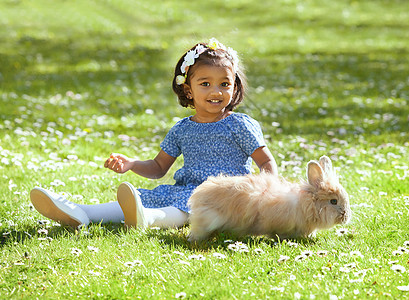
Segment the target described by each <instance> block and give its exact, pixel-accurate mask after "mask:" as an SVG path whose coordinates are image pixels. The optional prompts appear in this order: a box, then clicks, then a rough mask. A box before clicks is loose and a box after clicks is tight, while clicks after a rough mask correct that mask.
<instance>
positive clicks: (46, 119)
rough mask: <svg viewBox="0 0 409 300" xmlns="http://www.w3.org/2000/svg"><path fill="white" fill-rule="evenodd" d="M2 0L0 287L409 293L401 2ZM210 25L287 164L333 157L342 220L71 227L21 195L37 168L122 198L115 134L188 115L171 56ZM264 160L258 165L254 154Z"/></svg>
mask: <svg viewBox="0 0 409 300" xmlns="http://www.w3.org/2000/svg"><path fill="white" fill-rule="evenodd" d="M264 2H266V3H262V2H259V1H251V0H236V1H230V0H228V1H215V0H211V1H200V2H199V1H187V0H180V1H158V0H152V1H140V0H136V1H130V0H118V1H109V0H99V1H97V0H94V1H92V0H82V1H80V0H73V1H61V0H58V1H57V0H54V1H53V0H37V1H28V0H4V1H1V2H0V141H1V142H0V180H1V181H0V182H1V184H0V204H1V205H0V233H1V235H0V251H1V256H0V268H1V271H0V297H1V298H2V299H14V298H16V299H17V298H24V299H25V298H28V299H30V298H44V299H60V298H96V299H113V298H116V299H126V298H129V299H135V298H142V299H147V298H152V299H169V298H192V299H195V298H203V299H250V298H251V299H254V298H255V299H266V298H272V299H277V298H285V299H354V298H356V299H366V298H374V299H379V298H380V299H384V298H385V299H387V298H391V299H397V298H400V299H402V298H409V167H408V165H409V150H408V148H409V138H408V137H409V125H408V124H409V30H408V28H409V3H408V2H407V1H403V0H401V1H399V0H390V1H387V0H362V1H346V0H339V1H323V0H322V1H319V0H309V1H295V0H279V1H264ZM211 37H216V38H217V39H219V40H220V41H221V42H223V43H224V44H226V45H228V46H231V47H233V48H234V49H235V50H237V51H238V53H239V54H240V56H241V59H242V61H243V64H244V65H245V67H246V74H247V77H248V81H249V86H250V89H249V93H248V96H247V98H246V99H245V101H244V102H243V104H242V105H241V106H240V107H239V108H238V110H237V111H239V112H244V113H247V114H249V115H251V116H252V117H253V118H255V119H257V120H258V121H259V122H260V124H261V125H262V128H263V132H264V134H265V139H266V142H267V144H268V146H269V148H270V150H271V152H272V153H273V155H274V156H275V158H276V160H277V163H278V166H279V172H280V174H281V175H283V176H285V177H286V178H289V179H291V180H299V179H300V178H304V177H305V167H306V165H307V163H308V161H309V160H313V159H318V158H319V157H320V156H321V155H328V156H330V157H331V158H332V160H333V164H334V166H335V167H336V169H337V170H338V172H339V175H340V180H341V183H342V184H343V185H344V187H345V188H346V189H347V191H348V192H349V195H350V201H351V208H352V212H353V216H352V220H351V222H350V223H349V224H348V225H345V226H338V227H335V228H333V229H329V230H326V231H321V232H319V233H318V234H317V236H316V237H315V238H312V239H303V240H284V241H281V240H278V241H277V240H272V239H270V238H268V237H236V236H234V235H231V234H228V233H220V234H218V235H216V236H215V237H214V238H212V239H210V240H209V241H206V242H204V243H201V244H190V243H189V242H188V241H187V235H188V233H189V226H186V227H184V228H180V229H168V230H159V229H156V228H150V229H148V230H146V231H142V230H131V231H126V230H124V229H123V227H122V225H121V224H108V225H100V224H95V225H92V226H89V227H88V228H82V229H81V230H77V231H74V230H71V229H69V228H65V227H62V226H59V225H58V224H56V223H54V222H50V221H47V220H45V219H44V217H42V216H41V215H40V214H39V213H37V212H36V211H35V210H34V209H33V207H32V205H31V203H30V200H29V192H30V190H31V189H32V188H33V187H34V186H43V187H45V188H49V189H52V190H54V191H56V192H58V193H65V194H66V195H67V197H68V198H69V199H71V200H73V201H75V202H78V203H85V204H93V203H104V202H109V201H115V195H116V189H117V187H118V185H119V184H120V183H121V182H123V181H129V182H132V183H133V184H134V185H135V186H137V187H143V188H154V187H155V186H157V185H158V184H161V183H166V184H172V183H173V173H174V172H175V171H176V170H177V169H178V168H179V167H180V166H181V165H182V164H183V161H182V159H181V158H179V159H178V160H177V162H176V165H175V166H174V167H172V169H171V171H170V172H169V173H168V174H167V175H166V176H165V177H164V178H162V179H160V180H148V179H145V178H142V177H139V176H137V175H135V174H130V173H129V174H123V175H118V174H115V173H114V172H112V171H108V170H107V169H105V168H103V162H104V160H105V159H106V158H107V157H108V156H109V154H110V153H111V152H118V153H123V154H125V155H127V156H130V157H139V158H140V159H149V158H152V157H153V156H154V155H155V154H156V153H157V152H158V151H159V143H160V142H161V140H162V139H163V137H164V135H165V134H166V133H167V131H168V130H169V129H170V128H171V127H172V125H173V124H174V123H175V122H176V121H177V120H178V119H180V118H183V117H185V116H189V115H191V114H192V113H193V111H191V110H189V109H185V108H182V107H180V106H179V105H178V103H177V99H176V97H175V95H174V94H173V92H172V90H171V80H172V73H173V68H174V65H175V64H176V62H177V60H178V59H179V57H180V56H181V55H182V54H183V52H184V51H185V50H187V49H188V48H190V47H191V46H192V45H193V44H195V43H196V42H198V41H202V40H208V39H209V38H211ZM255 171H256V168H255Z"/></svg>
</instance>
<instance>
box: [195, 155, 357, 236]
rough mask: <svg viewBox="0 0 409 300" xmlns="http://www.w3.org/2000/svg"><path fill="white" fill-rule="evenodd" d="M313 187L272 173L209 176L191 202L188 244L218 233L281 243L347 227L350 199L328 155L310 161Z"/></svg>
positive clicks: (309, 170) (309, 171)
mask: <svg viewBox="0 0 409 300" xmlns="http://www.w3.org/2000/svg"><path fill="white" fill-rule="evenodd" d="M307 178H308V182H301V183H291V182H288V181H286V180H285V179H282V178H279V177H277V176H274V175H272V174H268V173H261V174H258V175H248V176H232V177H225V176H217V177H210V178H209V179H208V180H206V181H205V182H204V183H202V184H201V185H200V186H199V187H197V188H196V190H195V191H194V192H193V194H192V196H191V198H190V199H189V202H188V203H189V205H190V208H191V215H190V223H191V231H190V237H189V240H191V241H194V240H202V239H205V238H207V237H208V236H209V235H210V234H211V233H212V232H213V231H215V230H222V231H233V232H235V233H238V234H241V235H269V236H272V237H275V236H278V237H280V238H295V237H308V236H311V235H313V234H314V232H315V231H316V230H318V229H326V228H330V227H332V226H334V225H336V224H343V223H347V222H348V221H349V219H350V217H351V210H350V207H349V200H348V194H347V192H346V191H345V189H344V188H343V187H342V186H341V185H340V183H339V181H338V178H337V176H336V174H335V172H334V170H333V168H332V162H331V160H330V159H329V158H328V157H327V156H322V157H321V158H320V160H319V162H317V161H310V162H309V163H308V166H307Z"/></svg>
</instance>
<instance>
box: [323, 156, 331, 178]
mask: <svg viewBox="0 0 409 300" xmlns="http://www.w3.org/2000/svg"><path fill="white" fill-rule="evenodd" d="M320 166H321V168H322V170H323V171H324V173H325V174H327V175H329V174H331V172H332V162H331V159H330V158H329V157H328V156H325V155H324V156H321V158H320Z"/></svg>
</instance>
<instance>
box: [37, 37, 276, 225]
mask: <svg viewBox="0 0 409 300" xmlns="http://www.w3.org/2000/svg"><path fill="white" fill-rule="evenodd" d="M245 89H246V81H245V77H244V74H243V71H242V68H241V65H240V62H239V59H238V57H237V53H236V52H235V51H234V50H233V49H231V48H226V47H225V46H224V45H222V44H221V43H219V42H218V41H217V40H215V39H211V40H210V42H209V43H200V44H197V45H195V46H194V47H193V48H191V49H190V50H189V51H188V52H187V53H185V54H184V55H183V56H182V57H181V58H180V60H179V61H178V63H177V65H176V68H175V75H174V79H173V90H174V92H175V93H176V94H177V96H178V98H179V103H180V105H182V106H183V107H191V108H193V109H194V110H195V114H194V115H193V116H190V117H186V118H184V119H182V120H180V121H179V122H177V123H176V124H175V125H174V126H173V127H172V128H171V129H170V131H169V133H168V134H167V135H166V137H165V139H164V140H163V141H162V143H161V144H160V147H161V150H160V151H159V153H158V154H157V155H156V157H155V158H154V159H153V160H146V161H139V160H135V159H130V158H128V157H126V156H125V155H121V154H115V153H113V154H111V155H110V157H109V158H108V159H107V160H106V162H105V167H106V168H108V169H111V170H113V171H114V172H117V173H125V172H128V171H129V170H131V171H133V172H134V173H136V174H138V175H141V176H144V177H147V178H161V177H162V176H164V175H165V174H166V173H167V172H168V170H169V168H170V167H171V166H172V164H173V163H174V162H175V160H176V158H177V157H178V156H180V155H181V154H183V158H184V166H183V167H182V168H181V169H179V170H178V171H176V173H175V175H174V179H175V180H176V183H175V184H174V185H160V186H158V187H156V188H155V189H153V190H147V189H138V190H136V189H135V188H134V187H133V186H132V185H131V184H130V183H127V182H125V183H122V184H120V186H119V187H118V192H117V199H118V202H109V203H104V204H97V205H80V204H75V203H72V202H70V201H68V200H67V199H65V198H64V197H62V196H59V195H57V194H54V193H52V192H51V191H48V190H45V189H43V188H39V187H37V188H34V189H33V190H32V191H31V193H30V197H31V201H32V203H33V205H34V207H35V208H36V209H37V210H38V211H39V212H40V213H41V214H43V215H44V216H46V217H48V218H50V219H53V220H55V221H58V222H60V223H62V224H65V225H71V226H73V227H77V226H79V225H88V224H89V223H90V222H95V223H100V222H104V223H105V222H121V221H122V220H124V221H125V225H126V226H130V227H148V226H158V227H162V228H164V227H173V226H182V225H184V224H185V223H186V222H187V220H188V213H189V208H188V207H187V201H188V199H189V197H190V195H191V194H192V192H193V190H194V189H195V188H196V187H197V186H198V185H200V184H201V183H202V182H204V181H205V180H206V179H207V178H208V177H209V176H216V175H219V174H224V175H228V176H235V175H244V174H249V173H250V172H251V163H252V160H254V161H255V163H256V164H257V166H258V167H259V169H260V171H264V172H271V173H274V174H277V166H276V162H275V160H274V158H273V156H272V154H271V153H270V151H269V150H268V148H267V147H266V144H265V142H264V139H263V134H262V131H261V128H260V126H259V124H258V123H257V122H256V121H255V120H254V119H252V118H250V117H249V116H247V115H245V114H241V113H233V110H234V109H235V108H236V107H237V105H238V104H240V103H241V101H242V100H243V97H244V94H245Z"/></svg>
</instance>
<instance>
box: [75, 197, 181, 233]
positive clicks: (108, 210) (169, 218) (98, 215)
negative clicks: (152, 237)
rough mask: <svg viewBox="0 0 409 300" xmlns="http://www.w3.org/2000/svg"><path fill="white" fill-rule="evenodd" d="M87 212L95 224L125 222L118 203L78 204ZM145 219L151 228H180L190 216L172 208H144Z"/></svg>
mask: <svg viewBox="0 0 409 300" xmlns="http://www.w3.org/2000/svg"><path fill="white" fill-rule="evenodd" d="M76 205H78V206H79V207H81V208H82V210H84V211H85V213H86V214H87V215H88V218H89V219H90V221H91V222H93V223H109V222H112V223H120V222H121V221H123V220H124V214H123V212H122V209H121V206H120V205H119V203H118V202H108V203H102V204H92V205H85V204H76ZM143 212H144V214H145V219H146V221H147V222H148V226H149V227H160V228H167V227H180V226H183V225H184V224H185V223H186V222H187V220H188V217H189V214H188V213H186V212H184V211H181V210H180V209H178V208H176V207H172V206H168V207H162V208H143Z"/></svg>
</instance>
